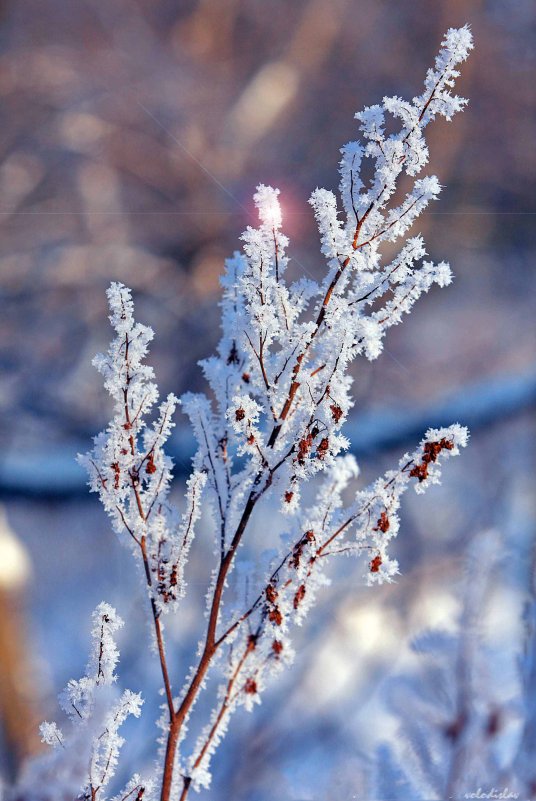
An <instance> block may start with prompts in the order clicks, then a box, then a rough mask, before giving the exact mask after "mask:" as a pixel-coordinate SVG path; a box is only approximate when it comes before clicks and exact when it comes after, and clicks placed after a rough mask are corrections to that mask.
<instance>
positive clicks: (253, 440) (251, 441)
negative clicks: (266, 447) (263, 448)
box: [246, 434, 255, 445]
mask: <svg viewBox="0 0 536 801" xmlns="http://www.w3.org/2000/svg"><path fill="white" fill-rule="evenodd" d="M246 441H247V443H248V445H254V444H255V437H254V436H253V434H250V435H249V437H248V438H247V440H246Z"/></svg>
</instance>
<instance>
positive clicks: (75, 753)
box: [18, 603, 150, 801]
mask: <svg viewBox="0 0 536 801" xmlns="http://www.w3.org/2000/svg"><path fill="white" fill-rule="evenodd" d="M122 626H123V621H122V620H121V618H119V617H118V615H117V613H116V611H115V609H113V607H111V606H110V605H109V604H106V603H101V604H99V606H98V607H97V608H96V609H95V611H94V613H93V629H92V632H91V638H92V648H91V653H90V657H89V661H88V664H87V667H86V672H85V675H84V676H83V677H82V678H81V679H78V680H75V679H71V680H70V681H69V683H68V684H67V686H66V688H65V690H64V691H63V693H62V694H61V696H60V703H61V707H62V709H63V711H64V712H65V714H66V716H67V729H66V730H65V731H64V729H60V728H59V727H58V725H57V724H56V723H48V722H45V723H42V724H41V737H42V740H43V742H44V743H46V744H47V745H48V746H50V747H51V748H52V751H51V752H50V751H49V753H47V754H46V755H45V756H43V757H40V758H39V759H37V760H34V762H33V763H31V764H30V766H29V769H28V771H27V775H26V776H24V777H23V779H22V781H21V783H20V786H19V788H18V789H19V790H20V792H21V793H22V794H23V797H24V798H25V799H28V800H30V799H32V801H33V799H35V801H72V799H74V798H75V799H80V801H82V800H83V801H106V796H105V792H106V790H107V787H108V784H109V783H110V780H111V779H112V777H113V776H114V774H115V772H116V768H117V764H118V761H119V754H120V751H121V748H122V746H123V744H124V740H123V738H122V737H121V736H120V734H119V730H120V728H121V726H122V725H123V723H124V722H125V720H126V719H127V717H129V715H134V717H139V715H140V712H141V706H142V703H143V701H142V699H141V696H140V695H139V694H138V693H133V692H131V691H130V690H125V691H124V692H123V693H121V694H119V693H118V691H117V689H116V687H115V684H116V681H117V676H116V674H115V672H114V671H115V668H116V666H117V662H118V660H119V651H118V650H117V647H116V644H115V641H114V638H113V635H114V634H115V632H116V631H117V630H118V629H119V628H121V627H122ZM131 784H132V792H134V787H136V788H137V790H136V792H137V793H138V797H139V798H140V799H141V798H143V794H144V793H145V792H146V791H147V792H148V791H149V789H150V783H149V784H148V783H146V782H142V781H141V779H140V777H139V776H135V777H134V778H133V780H132V783H131ZM126 792H130V793H131V795H132V792H131V791H126ZM140 793H141V795H140ZM126 797H127V798H128V794H127V796H126ZM135 797H136V796H135V795H134V798H135Z"/></svg>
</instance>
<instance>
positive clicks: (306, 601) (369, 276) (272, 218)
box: [47, 27, 472, 801]
mask: <svg viewBox="0 0 536 801" xmlns="http://www.w3.org/2000/svg"><path fill="white" fill-rule="evenodd" d="M471 47H472V40H471V34H470V32H469V29H468V28H467V27H464V28H461V29H459V30H454V29H451V30H449V31H448V33H447V34H446V36H445V38H444V40H443V43H442V47H441V50H440V52H439V54H438V56H437V58H436V61H435V66H434V68H433V69H431V70H429V72H428V73H427V76H426V80H425V86H424V91H423V93H422V94H421V95H418V96H417V97H415V98H413V100H412V101H404V100H401V99H400V98H397V97H386V98H384V100H383V103H382V105H381V106H372V107H370V108H366V109H365V110H364V111H362V112H360V113H359V114H357V115H356V118H357V120H358V121H359V130H360V133H361V141H358V142H353V143H350V144H349V145H346V146H345V147H344V148H343V149H342V160H341V164H340V175H341V180H340V195H341V200H342V207H341V210H339V205H338V201H337V198H336V196H335V194H334V193H333V192H330V191H327V190H325V189H316V190H315V191H314V192H313V193H312V195H311V198H310V203H311V206H312V208H313V212H314V215H315V218H316V221H317V224H318V230H319V235H320V243H321V251H322V254H323V256H324V257H325V259H326V262H327V269H326V274H325V278H324V279H323V281H321V282H320V283H316V282H314V281H311V280H309V279H305V278H302V279H300V280H298V281H296V282H294V283H291V284H288V283H287V282H286V278H285V275H286V267H287V264H288V260H289V257H288V256H287V249H288V245H289V242H288V239H287V237H286V236H285V234H284V233H283V230H282V228H283V217H282V211H281V207H280V204H279V190H277V189H274V188H272V187H269V186H264V185H262V184H261V185H260V186H259V187H258V188H257V192H256V194H255V196H254V201H255V205H256V207H257V211H258V215H259V225H258V227H256V228H254V227H252V226H249V227H248V228H247V229H246V231H245V233H244V234H243V236H242V244H243V247H242V251H241V252H236V253H235V254H234V256H233V257H232V258H231V259H229V260H228V261H227V263H226V268H225V274H224V276H223V279H222V285H223V298H222V303H221V306H222V336H221V340H220V343H219V345H218V350H217V354H216V355H215V356H213V357H211V358H208V359H206V360H204V361H203V362H202V368H203V371H204V375H205V377H206V380H207V382H208V387H209V390H208V392H207V393H206V394H192V393H188V394H186V395H185V396H184V397H183V398H182V399H181V401H180V402H181V406H182V409H183V411H184V412H185V413H186V414H187V415H188V416H189V418H190V422H191V425H192V429H193V432H194V434H195V437H196V440H197V445H198V447H197V452H196V454H195V457H194V459H193V470H192V474H191V476H190V479H189V481H188V483H187V492H186V499H185V502H184V511H183V513H182V515H181V514H179V512H178V511H177V510H176V509H175V508H174V507H173V506H172V504H171V503H170V501H169V497H168V494H169V487H170V481H171V472H172V464H171V460H170V459H169V457H168V456H167V455H166V453H165V450H164V448H165V444H166V441H167V439H168V437H169V433H170V431H171V428H172V426H173V422H172V416H173V413H174V410H175V406H176V404H177V400H176V398H175V397H174V396H173V395H170V396H168V398H167V399H166V400H164V402H163V403H162V404H161V405H160V407H159V408H158V410H157V411H156V415H155V417H156V420H155V421H153V422H150V418H151V415H152V413H153V411H154V409H155V406H156V403H157V400H158V392H157V388H156V385H155V383H154V381H153V372H152V369H151V368H150V367H148V366H147V365H146V364H145V363H144V359H145V356H146V354H147V349H148V344H149V342H150V340H151V338H152V331H151V330H150V329H149V328H147V327H146V326H143V325H141V324H139V323H137V322H135V320H134V316H133V303H132V298H131V295H130V291H129V290H128V289H127V288H126V287H124V286H123V285H121V284H112V286H111V288H110V290H109V292H108V299H109V302H110V309H111V317H110V320H111V323H112V326H113V328H114V330H115V338H114V340H113V342H112V344H111V346H110V349H109V351H108V353H106V354H105V355H100V356H98V357H97V358H96V360H95V365H96V367H97V369H98V370H99V371H100V372H101V374H102V375H103V377H104V382H105V386H106V388H107V390H108V392H109V393H110V395H111V396H112V399H113V403H114V414H113V418H112V421H111V423H110V425H109V426H108V428H107V429H106V431H105V432H103V433H102V434H100V435H99V436H98V437H97V438H96V439H95V445H94V448H93V450H92V451H91V453H89V454H87V455H86V456H85V457H81V461H82V463H83V464H84V465H85V466H86V468H87V470H88V473H89V476H90V486H91V489H92V490H93V491H95V492H97V493H98V494H99V496H100V499H101V501H102V503H103V505H104V507H105V509H106V511H107V512H108V514H109V515H110V517H111V519H112V523H113V526H114V528H115V530H116V531H117V533H118V534H119V536H120V537H121V539H122V540H123V541H125V542H127V543H128V544H129V545H130V547H131V549H132V552H133V554H134V556H135V558H136V560H137V562H138V565H140V567H141V568H142V571H141V573H142V576H143V581H144V583H145V585H146V589H147V591H148V594H149V603H150V610H151V619H152V622H153V626H154V633H155V639H156V645H157V650H158V655H159V659H160V666H161V671H162V680H163V684H164V690H165V695H166V699H167V706H166V709H165V711H164V714H163V717H162V720H161V721H160V726H161V729H162V731H163V733H164V740H163V743H164V747H163V750H162V754H161V758H162V766H161V776H159V784H160V799H161V801H170V799H171V798H175V799H177V798H180V799H181V801H184V799H186V797H187V795H188V793H189V791H190V789H191V788H193V789H195V790H199V789H200V788H203V787H208V786H209V784H210V778H211V777H210V761H211V758H212V756H213V754H214V752H215V750H216V749H217V746H218V744H219V742H220V741H221V739H222V737H223V736H224V734H225V731H226V728H227V726H228V723H229V721H230V719H231V716H232V713H233V712H234V711H235V710H236V709H237V708H239V707H241V706H243V707H245V708H246V709H252V708H253V707H254V705H255V704H256V703H257V702H259V700H260V697H261V695H262V692H263V691H264V689H265V687H266V686H267V684H268V682H269V680H270V678H271V677H272V676H273V675H275V674H277V673H278V671H279V670H281V668H282V667H283V666H284V665H286V664H289V663H290V662H291V661H292V653H293V646H292V640H291V634H292V630H293V627H294V625H301V624H302V622H303V621H304V619H305V617H306V614H307V612H308V611H309V609H310V608H311V607H312V605H313V603H314V602H315V601H316V599H317V596H318V594H319V590H320V589H321V587H322V586H323V585H325V584H326V583H328V581H329V575H328V569H329V563H330V559H329V557H333V556H336V555H339V554H346V555H353V556H355V557H357V558H358V559H360V560H361V561H362V562H363V563H364V573H365V579H366V582H367V583H368V584H373V583H381V582H383V581H392V580H393V578H394V576H395V575H396V574H397V573H398V565H397V563H396V562H395V561H394V560H392V559H391V558H390V556H389V553H388V544H389V541H390V540H391V539H392V538H393V537H394V536H395V535H396V534H397V532H398V528H399V519H398V509H399V506H400V499H401V497H402V495H403V493H404V492H405V491H406V489H407V488H408V487H409V485H410V484H413V485H414V486H415V488H416V490H417V491H419V492H420V491H423V490H424V489H425V488H426V487H427V486H428V485H430V484H433V483H436V482H437V481H438V479H439V468H440V463H441V461H442V460H443V459H446V458H447V457H449V456H451V455H456V454H457V453H458V452H459V449H460V448H461V447H463V446H465V444H466V442H467V431H466V430H465V429H464V428H463V427H461V426H459V425H458V424H455V425H453V426H450V427H448V428H440V429H431V430H429V431H428V432H427V434H426V436H425V438H424V439H423V441H422V442H421V444H420V446H419V447H418V448H417V449H416V450H415V451H414V452H413V453H408V454H405V455H404V456H403V457H402V459H401V460H400V462H399V465H398V467H397V468H396V469H395V470H391V471H389V472H387V473H386V474H385V475H384V476H383V477H381V478H379V479H377V481H375V482H374V483H373V484H372V485H371V486H369V487H368V488H367V489H365V490H358V491H356V490H355V489H353V501H352V502H351V503H350V505H345V500H344V498H345V497H346V496H347V495H348V493H349V492H350V484H351V482H353V481H354V480H355V479H356V478H357V473H358V470H357V465H356V463H355V460H354V459H353V458H352V457H350V456H348V455H346V456H345V455H344V451H345V450H347V448H348V446H349V442H348V440H347V438H346V437H345V436H344V433H343V426H344V424H345V422H346V420H347V417H348V414H349V412H350V409H351V408H352V405H353V400H352V395H351V387H352V378H351V375H350V372H349V368H350V365H351V364H352V362H353V361H354V360H355V359H356V358H357V357H359V356H364V357H366V358H368V359H375V358H376V357H377V356H379V354H380V352H381V350H382V347H383V339H384V337H385V335H386V332H387V330H388V329H389V328H390V327H391V326H393V325H396V324H397V323H399V322H400V321H401V319H402V317H403V315H404V314H406V313H408V312H409V311H410V310H411V308H412V306H413V304H414V303H415V302H416V300H417V299H418V298H419V297H420V296H421V295H422V294H423V293H424V292H427V291H428V290H429V289H430V287H431V286H432V285H433V284H434V283H436V284H438V285H439V286H445V285H447V284H448V283H450V280H451V272H450V268H449V266H448V265H447V264H445V263H444V262H440V263H439V264H435V263H433V262H432V261H428V260H426V258H425V257H426V250H425V245H424V242H423V240H422V238H421V237H420V236H418V235H417V236H413V237H411V238H405V237H406V235H407V233H408V231H409V229H410V227H411V226H412V225H413V224H414V222H415V221H416V219H417V218H418V216H419V215H420V214H421V213H422V212H423V211H424V210H425V209H426V208H427V206H428V204H429V203H430V202H431V201H432V200H435V199H436V198H437V196H438V194H439V191H440V188H441V187H440V184H439V181H438V179H437V178H436V177H435V176H424V177H423V176H420V177H417V176H418V174H419V173H420V171H421V170H422V168H423V167H424V166H425V164H426V163H427V161H428V149H427V145H426V142H425V138H424V133H425V129H426V127H427V125H428V124H429V123H430V122H431V121H432V120H433V119H434V118H435V117H437V116H443V117H445V118H446V119H447V120H450V119H451V117H452V116H453V115H454V113H456V112H457V111H459V110H461V109H462V108H463V107H464V105H465V102H466V101H465V100H463V99H461V98H459V97H457V96H456V95H453V94H452V92H451V89H452V86H453V83H454V80H455V78H456V77H457V76H458V71H457V66H458V65H459V64H460V63H461V62H463V61H464V60H465V59H466V57H467V55H468V53H469V51H470V49H471ZM388 114H390V115H391V116H394V117H395V118H398V119H399V120H400V129H399V131H398V132H397V133H394V134H389V135H388V134H387V133H386V132H385V118H386V115H388ZM366 160H369V161H372V164H373V177H372V179H371V180H370V182H368V183H365V182H364V180H363V178H362V175H363V173H362V167H363V164H364V162H365V161H366ZM403 173H405V174H406V175H408V176H410V177H411V178H412V179H414V180H413V185H412V188H411V191H410V192H409V193H408V194H407V196H406V197H405V198H404V199H403V200H402V201H400V202H399V201H396V203H395V197H396V196H395V192H396V189H397V186H398V182H399V179H400V177H401V176H402V174H403ZM397 241H398V242H399V250H398V253H397V255H395V256H394V257H391V258H390V259H389V260H386V259H385V257H384V252H383V247H382V246H383V245H384V244H385V243H387V242H389V243H393V242H397ZM313 479H315V480H316V481H317V482H318V487H317V491H316V496H315V498H314V501H313V502H312V503H311V504H307V505H306V504H304V502H303V500H302V495H301V492H302V489H303V487H304V485H305V484H306V483H307V482H309V481H311V480H313ZM202 506H203V508H204V509H206V510H207V512H208V513H209V514H210V516H211V518H212V522H213V529H214V560H215V561H214V565H213V569H212V578H211V580H210V582H209V586H208V589H207V594H206V598H207V609H206V616H207V622H206V628H205V630H204V631H203V632H202V634H201V638H200V645H199V650H198V652H197V654H196V655H194V656H193V659H192V667H191V669H190V671H189V673H188V675H187V677H186V680H185V683H184V685H183V688H182V690H181V692H180V694H179V696H178V698H175V696H174V694H173V692H172V687H171V681H170V677H169V672H168V666H167V659H166V651H165V647H164V640H163V631H162V625H161V618H162V615H163V614H164V613H167V612H169V611H170V610H173V611H174V610H175V609H176V608H177V605H178V602H179V600H180V598H181V597H182V595H183V594H184V590H185V577H186V568H187V558H188V554H189V551H190V548H191V546H192V543H193V541H194V535H195V524H196V521H197V519H198V517H199V513H200V510H201V507H202ZM274 506H276V507H278V508H279V510H280V511H281V512H282V513H283V517H282V518H278V517H277V515H274ZM262 514H264V515H265V517H264V518H260V516H261V515H262ZM268 515H270V525H269V526H267V527H266V528H267V531H266V538H267V539H269V546H270V547H271V549H272V554H273V555H272V557H271V558H268V559H267V560H266V564H262V565H258V566H257V568H258V569H257V570H256V571H252V575H251V577H250V578H251V581H250V582H249V583H248V592H247V593H246V594H245V595H246V597H245V598H242V597H241V596H240V594H237V595H236V594H235V595H233V591H232V589H233V588H232V586H231V583H232V582H231V579H232V576H233V571H234V568H235V566H236V565H235V563H236V562H238V563H240V562H241V548H242V546H243V544H244V541H245V539H246V538H247V534H248V532H249V527H250V522H251V520H252V518H253V517H254V516H257V519H264V520H267V519H268ZM272 519H273V520H274V521H277V520H279V519H281V520H283V521H284V522H283V523H282V524H281V525H280V526H279V528H277V527H276V525H275V523H274V524H273V525H272ZM234 575H235V576H240V571H236V573H235V574H234ZM255 576H257V578H255ZM239 596H240V597H239ZM102 669H103V671H104V673H105V672H106V670H107V667H106V666H105V665H104V666H103V668H102ZM218 677H219V684H220V686H219V691H218V693H217V695H216V697H215V699H214V701H213V705H212V713H211V715H210V716H209V720H208V722H206V723H205V725H204V726H203V725H202V721H201V726H200V729H199V732H198V733H197V734H196V733H195V730H196V725H197V722H196V721H195V720H194V719H193V718H192V715H193V713H194V711H195V710H196V702H197V700H198V698H199V696H200V694H201V692H203V691H205V689H206V691H207V692H210V691H211V686H212V685H211V684H210V681H209V680H210V679H212V678H214V679H216V678H218ZM115 714H117V721H120V720H122V717H121V714H120V713H119V711H118V712H117V713H115ZM114 725H115V724H114ZM118 725H119V724H118ZM111 727H112V723H110V724H109V728H110V729H111ZM190 731H193V734H192V739H191V742H190V736H189V735H190ZM47 736H48V738H49V739H50V740H54V739H56V740H58V741H59V739H60V735H59V734H57V733H56V730H55V729H50V730H49V731H48V735H47ZM101 748H104V750H105V754H106V756H104V757H103V754H102V751H99V754H98V756H97V757H96V758H95V762H94V764H93V762H92V769H91V775H90V778H89V783H90V784H89V786H90V787H99V788H101V787H103V786H104V783H105V782H106V781H107V780H108V776H109V773H110V772H111V771H112V770H113V767H114V764H115V759H116V751H115V750H114V749H113V748H112V746H111V745H109V744H108V741H107V740H106V741H105V743H104V745H102V746H101ZM99 792H100V789H99ZM139 792H140V791H139V789H138V780H137V778H135V779H133V783H132V784H131V785H129V787H128V788H127V789H126V790H125V791H124V795H123V796H122V797H121V796H120V798H122V801H124V800H126V799H128V798H130V796H134V797H136V795H135V794H136V793H138V795H139ZM144 792H145V791H144ZM144 801H146V799H144Z"/></svg>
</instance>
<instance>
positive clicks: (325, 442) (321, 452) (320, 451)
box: [316, 437, 329, 459]
mask: <svg viewBox="0 0 536 801" xmlns="http://www.w3.org/2000/svg"><path fill="white" fill-rule="evenodd" d="M328 451H329V439H328V438H327V437H323V438H322V439H321V440H320V445H319V446H318V448H317V451H316V455H317V456H318V458H319V459H324V458H325V456H326V454H327V452H328Z"/></svg>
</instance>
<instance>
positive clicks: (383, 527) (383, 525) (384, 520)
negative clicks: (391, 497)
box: [372, 512, 391, 534]
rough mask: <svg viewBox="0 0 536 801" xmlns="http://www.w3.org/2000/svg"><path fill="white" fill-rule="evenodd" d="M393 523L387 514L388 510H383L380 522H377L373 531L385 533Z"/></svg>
mask: <svg viewBox="0 0 536 801" xmlns="http://www.w3.org/2000/svg"><path fill="white" fill-rule="evenodd" d="M390 526H391V523H390V522H389V518H388V516H387V512H382V513H381V515H380V517H379V519H378V522H377V523H376V527H375V528H373V529H372V530H373V531H381V532H383V534H385V532H386V531H389V528H390Z"/></svg>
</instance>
